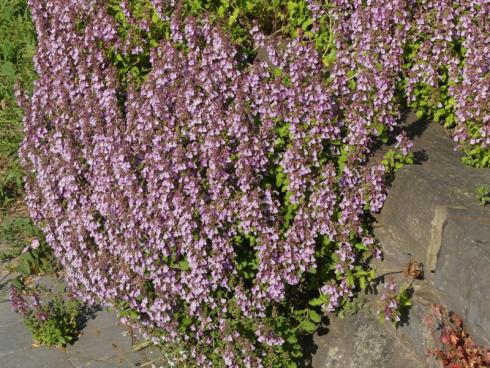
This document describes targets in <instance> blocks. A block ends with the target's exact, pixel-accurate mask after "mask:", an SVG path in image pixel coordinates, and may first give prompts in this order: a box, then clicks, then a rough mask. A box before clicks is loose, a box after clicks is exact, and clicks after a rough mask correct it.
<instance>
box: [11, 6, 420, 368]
mask: <svg viewBox="0 0 490 368" xmlns="http://www.w3.org/2000/svg"><path fill="white" fill-rule="evenodd" d="M29 3H30V6H31V10H32V14H33V19H34V21H35V24H36V29H37V34H38V50H37V54H36V57H35V64H36V70H37V73H38V75H39V80H38V81H37V82H36V86H35V90H34V93H33V95H32V97H29V96H27V95H25V94H24V93H22V92H19V93H18V100H19V102H20V104H21V105H22V107H23V109H24V112H25V119H24V124H25V140H24V142H23V145H22V147H21V157H22V160H23V165H24V168H25V170H26V172H27V173H28V175H27V178H26V193H27V195H26V201H27V204H28V207H29V210H30V213H31V216H32V218H33V219H34V220H35V221H36V223H37V224H38V225H39V226H40V227H41V228H42V230H43V231H44V232H45V234H46V239H47V241H48V242H49V244H50V245H51V246H52V248H53V250H54V253H55V255H56V256H57V257H58V259H59V260H60V262H61V263H62V265H63V267H64V269H65V272H66V281H67V283H68V284H69V286H70V287H71V289H72V290H73V291H74V292H75V293H76V294H77V295H79V296H80V297H81V298H83V299H84V300H85V301H87V302H90V303H102V304H106V305H113V306H116V307H117V308H118V310H119V311H120V316H121V318H122V320H123V321H124V322H126V323H130V324H134V325H136V326H138V327H140V328H142V329H143V330H144V331H145V333H146V334H147V336H148V337H149V338H151V339H153V341H155V342H157V343H161V344H162V345H163V346H164V348H166V349H170V350H171V352H170V353H169V354H170V356H172V357H173V358H172V359H175V360H176V361H184V362H186V363H189V364H195V365H198V366H213V367H217V366H254V367H256V366H257V367H259V366H266V367H274V366H277V367H282V366H294V365H295V363H294V362H295V360H297V359H298V358H299V357H301V355H302V349H301V345H300V344H299V341H300V338H301V335H302V334H305V333H312V332H314V331H315V330H316V328H317V326H318V325H319V324H320V323H321V321H322V317H321V315H322V313H325V312H335V311H338V310H339V309H341V308H342V307H343V306H345V305H347V304H348V303H349V301H350V298H351V296H352V295H353V294H354V293H355V292H356V291H358V290H360V289H363V288H365V287H366V286H367V284H368V283H369V282H370V281H371V280H372V278H373V277H374V271H373V270H372V269H371V267H370V263H369V261H370V259H371V258H373V257H379V249H378V248H377V244H376V241H375V240H374V238H373V237H372V234H371V232H370V227H369V219H370V215H371V213H373V212H377V211H379V210H380V209H381V207H382V205H383V202H384V200H385V198H386V192H387V188H386V184H385V178H386V176H388V175H390V174H391V172H392V171H393V170H396V169H398V168H400V163H403V162H409V161H410V156H409V148H410V142H409V141H408V140H407V138H406V136H404V135H403V134H402V135H400V136H399V138H398V144H397V146H396V147H395V151H393V152H391V153H390V155H389V156H388V157H387V158H386V160H385V161H384V162H382V161H380V162H371V163H370V164H369V165H367V159H368V157H369V155H370V154H371V151H372V149H373V147H375V145H376V144H377V143H379V142H383V141H384V142H385V141H386V140H387V137H388V133H389V132H392V131H393V129H394V127H395V126H396V125H397V122H398V120H399V118H400V102H401V99H400V94H399V86H400V84H401V83H402V78H401V76H402V71H403V64H404V44H405V41H406V38H407V37H408V35H409V31H410V29H411V28H410V15H411V13H410V9H411V3H412V2H411V1H408V0H396V1H387V0H377V1H372V2H370V3H369V4H364V3H363V2H360V1H359V2H358V1H356V2H349V1H343V0H335V1H333V2H332V4H331V6H330V5H328V6H327V5H325V4H322V3H319V2H316V1H305V2H302V1H297V2H290V3H291V4H293V5H290V6H289V7H285V8H287V9H288V10H287V16H284V17H282V18H281V19H282V20H281V19H279V20H277V19H275V20H274V19H268V18H266V19H254V18H253V15H254V14H256V9H260V6H258V8H257V7H255V5H257V4H258V2H257V3H254V2H251V1H248V2H246V3H247V4H248V3H251V4H252V5H250V7H248V6H245V7H244V9H245V10H246V11H245V10H244V9H242V8H240V7H238V8H233V7H232V6H230V4H229V3H228V2H224V1H223V2H217V3H218V6H217V7H214V5H213V4H215V3H214V2H209V3H207V2H202V3H201V2H191V1H180V2H177V3H175V2H173V1H168V2H166V1H161V0H152V1H150V0H135V1H128V0H123V1H109V2H106V1H101V0H72V1H69V2H66V1H62V0H48V1H38V0H30V2H29ZM279 3H280V5H285V4H283V3H282V2H279ZM226 4H227V5H226ZM253 4H255V5H253ZM274 4H275V3H274ZM203 9H208V10H209V11H203ZM236 9H238V12H237V11H236ZM213 12H216V13H213ZM226 14H229V15H230V18H229V21H228V22H226V23H223V18H224V17H225V15H226ZM267 14H268V13H267ZM288 17H290V18H291V19H292V20H291V19H290V22H289V23H288V22H287V21H286V20H285V19H289V18H288ZM251 18H252V19H251ZM273 20H274V21H275V23H274V22H272V21H273ZM276 21H277V22H276ZM267 24H276V25H277V26H278V27H280V29H277V30H275V29H274V30H269V32H268V33H267V30H266V28H267V27H266V25H267ZM285 24H289V27H288V26H286V25H285ZM292 24H293V25H294V26H293V25H292ZM283 27H285V28H286V29H287V30H288V31H287V32H285V31H284V30H282V28H283ZM298 27H301V29H298ZM387 50H390V51H389V52H387Z"/></svg>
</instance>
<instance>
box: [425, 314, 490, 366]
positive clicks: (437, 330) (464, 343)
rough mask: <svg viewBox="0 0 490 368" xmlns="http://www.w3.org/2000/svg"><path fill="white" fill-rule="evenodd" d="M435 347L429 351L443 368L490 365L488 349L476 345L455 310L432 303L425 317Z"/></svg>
mask: <svg viewBox="0 0 490 368" xmlns="http://www.w3.org/2000/svg"><path fill="white" fill-rule="evenodd" d="M426 323H427V325H428V326H429V328H430V329H431V333H432V338H433V342H434V344H435V348H434V349H433V350H432V351H430V353H431V354H432V355H433V356H435V357H436V358H437V359H438V360H439V361H440V362H441V364H442V366H443V367H444V368H470V367H479V368H485V367H490V351H489V349H488V348H486V347H480V346H478V345H476V344H475V343H474V342H473V340H472V338H471V337H470V335H469V333H468V331H466V328H465V326H464V323H463V320H462V319H461V317H460V316H458V315H457V314H456V313H455V312H448V311H447V310H446V309H445V308H444V307H443V306H441V305H433V306H432V313H431V315H430V316H429V317H428V318H427V321H426Z"/></svg>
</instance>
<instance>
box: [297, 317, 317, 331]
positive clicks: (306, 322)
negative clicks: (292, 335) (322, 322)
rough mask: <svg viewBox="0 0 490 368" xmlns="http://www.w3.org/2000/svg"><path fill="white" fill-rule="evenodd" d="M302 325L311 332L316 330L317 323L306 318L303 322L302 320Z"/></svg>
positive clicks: (303, 328) (304, 329)
mask: <svg viewBox="0 0 490 368" xmlns="http://www.w3.org/2000/svg"><path fill="white" fill-rule="evenodd" d="M300 327H301V329H302V330H303V331H306V332H308V333H310V334H311V333H313V332H315V331H316V328H317V325H316V324H314V323H313V322H311V321H310V320H309V319H305V320H304V321H303V322H301V325H300Z"/></svg>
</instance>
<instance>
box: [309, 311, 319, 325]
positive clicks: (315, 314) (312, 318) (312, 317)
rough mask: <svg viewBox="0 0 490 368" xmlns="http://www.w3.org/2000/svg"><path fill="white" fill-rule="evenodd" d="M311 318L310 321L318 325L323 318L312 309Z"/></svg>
mask: <svg viewBox="0 0 490 368" xmlns="http://www.w3.org/2000/svg"><path fill="white" fill-rule="evenodd" d="M309 316H310V319H311V320H312V321H313V322H316V323H320V321H321V320H322V317H321V316H320V315H319V314H318V313H317V312H316V311H315V310H313V309H310V312H309Z"/></svg>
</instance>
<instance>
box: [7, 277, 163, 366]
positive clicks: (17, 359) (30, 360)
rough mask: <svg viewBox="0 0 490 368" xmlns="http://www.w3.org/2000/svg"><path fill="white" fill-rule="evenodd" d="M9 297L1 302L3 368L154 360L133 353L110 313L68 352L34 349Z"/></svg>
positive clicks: (92, 323) (89, 325)
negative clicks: (13, 309)
mask: <svg viewBox="0 0 490 368" xmlns="http://www.w3.org/2000/svg"><path fill="white" fill-rule="evenodd" d="M3 276H5V274H4V273H1V272H0V279H1V278H2V277H3ZM7 297H8V296H3V295H2V297H1V300H2V301H1V302H0V367H1V368H86V367H90V368H133V367H138V366H141V365H143V364H146V363H148V362H149V361H150V360H151V358H152V356H151V355H152V354H151V349H150V348H147V349H144V350H142V351H139V352H134V351H133V350H132V345H131V343H132V341H131V337H130V336H129V333H128V331H127V329H126V328H125V327H124V326H122V325H121V324H120V323H119V321H118V319H117V317H116V316H115V314H114V313H112V312H109V311H100V312H98V313H97V314H96V315H95V318H92V319H89V320H88V321H87V324H86V326H85V328H84V329H83V331H82V333H81V334H80V336H79V337H78V339H77V341H75V343H74V344H73V345H68V346H67V347H66V348H65V349H59V348H47V347H33V341H32V337H31V334H30V332H29V331H28V329H27V328H26V326H25V325H24V323H23V322H22V319H21V317H20V316H19V315H18V314H17V313H15V312H13V311H12V308H11V304H10V301H9V300H6V298H7ZM146 366H148V367H151V364H148V365H146ZM158 366H160V365H158Z"/></svg>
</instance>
